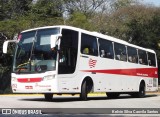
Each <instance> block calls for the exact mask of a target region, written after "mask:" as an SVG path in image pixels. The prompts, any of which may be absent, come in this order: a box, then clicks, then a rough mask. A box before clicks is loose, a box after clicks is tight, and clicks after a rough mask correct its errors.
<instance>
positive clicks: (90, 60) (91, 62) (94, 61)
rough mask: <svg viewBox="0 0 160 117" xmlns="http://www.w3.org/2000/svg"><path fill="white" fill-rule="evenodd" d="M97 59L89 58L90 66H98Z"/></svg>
mask: <svg viewBox="0 0 160 117" xmlns="http://www.w3.org/2000/svg"><path fill="white" fill-rule="evenodd" d="M96 63H97V60H93V59H89V66H90V68H93V67H95V66H96Z"/></svg>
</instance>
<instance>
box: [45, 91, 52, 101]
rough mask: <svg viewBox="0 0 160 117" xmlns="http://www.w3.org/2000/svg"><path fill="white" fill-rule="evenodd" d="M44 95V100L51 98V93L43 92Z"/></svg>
mask: <svg viewBox="0 0 160 117" xmlns="http://www.w3.org/2000/svg"><path fill="white" fill-rule="evenodd" d="M44 97H45V100H47V101H51V100H52V99H53V93H45V94H44Z"/></svg>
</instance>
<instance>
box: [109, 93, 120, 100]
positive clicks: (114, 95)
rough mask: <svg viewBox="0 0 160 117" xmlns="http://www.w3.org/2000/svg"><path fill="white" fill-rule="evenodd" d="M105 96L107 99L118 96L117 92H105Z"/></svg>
mask: <svg viewBox="0 0 160 117" xmlns="http://www.w3.org/2000/svg"><path fill="white" fill-rule="evenodd" d="M106 95H107V97H108V98H109V99H115V98H118V97H119V95H120V94H119V93H106Z"/></svg>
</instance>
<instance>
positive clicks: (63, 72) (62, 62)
mask: <svg viewBox="0 0 160 117" xmlns="http://www.w3.org/2000/svg"><path fill="white" fill-rule="evenodd" d="M77 53H78V32H77V31H73V30H69V29H62V38H61V45H60V52H59V60H58V88H59V91H61V92H71V91H73V89H75V86H74V85H75V78H76V65H77Z"/></svg>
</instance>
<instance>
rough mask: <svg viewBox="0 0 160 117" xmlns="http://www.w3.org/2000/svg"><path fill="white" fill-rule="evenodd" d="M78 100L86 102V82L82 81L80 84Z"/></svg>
mask: <svg viewBox="0 0 160 117" xmlns="http://www.w3.org/2000/svg"><path fill="white" fill-rule="evenodd" d="M80 98H81V100H83V101H86V100H87V83H86V81H84V82H83V83H82V87H81V94H80Z"/></svg>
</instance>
